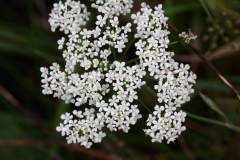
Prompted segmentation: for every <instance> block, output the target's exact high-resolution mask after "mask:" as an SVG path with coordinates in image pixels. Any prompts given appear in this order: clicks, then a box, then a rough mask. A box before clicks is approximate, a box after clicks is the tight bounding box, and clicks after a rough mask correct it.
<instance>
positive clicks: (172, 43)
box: [168, 41, 179, 46]
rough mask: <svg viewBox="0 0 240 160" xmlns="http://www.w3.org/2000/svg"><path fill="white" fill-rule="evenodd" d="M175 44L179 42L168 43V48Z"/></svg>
mask: <svg viewBox="0 0 240 160" xmlns="http://www.w3.org/2000/svg"><path fill="white" fill-rule="evenodd" d="M177 43H179V41H175V42H172V43H169V44H168V46H171V45H173V44H177Z"/></svg>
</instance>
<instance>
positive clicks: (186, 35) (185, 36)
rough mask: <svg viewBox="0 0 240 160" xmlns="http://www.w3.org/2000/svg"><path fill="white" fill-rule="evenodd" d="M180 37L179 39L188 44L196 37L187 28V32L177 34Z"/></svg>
mask: <svg viewBox="0 0 240 160" xmlns="http://www.w3.org/2000/svg"><path fill="white" fill-rule="evenodd" d="M178 36H179V37H180V38H181V41H182V42H183V43H185V44H189V43H190V42H191V40H194V39H196V38H197V35H194V34H193V33H192V32H191V30H190V29H189V30H188V33H186V32H182V33H180V34H179V35H178Z"/></svg>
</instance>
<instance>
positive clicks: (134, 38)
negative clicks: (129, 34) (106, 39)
mask: <svg viewBox="0 0 240 160" xmlns="http://www.w3.org/2000/svg"><path fill="white" fill-rule="evenodd" d="M136 40H137V39H136V38H134V39H133V40H132V42H131V43H130V44H129V45H128V46H127V49H126V50H125V51H124V53H123V55H122V57H121V58H120V61H121V60H122V59H123V57H124V56H125V55H126V53H127V52H128V50H129V48H130V47H131V46H132V44H133V43H134V42H135V41H136Z"/></svg>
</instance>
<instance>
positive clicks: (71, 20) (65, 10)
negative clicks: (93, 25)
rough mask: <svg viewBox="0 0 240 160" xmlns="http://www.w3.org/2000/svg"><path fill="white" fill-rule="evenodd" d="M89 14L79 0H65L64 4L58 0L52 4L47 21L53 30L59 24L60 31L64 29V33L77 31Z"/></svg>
mask: <svg viewBox="0 0 240 160" xmlns="http://www.w3.org/2000/svg"><path fill="white" fill-rule="evenodd" d="M89 14H90V13H89V12H87V7H86V6H85V5H84V4H81V3H80V1H78V2H75V1H71V0H67V1H66V3H64V4H63V3H62V1H60V2H59V3H55V4H54V8H53V10H52V12H51V14H50V18H49V23H50V25H51V27H52V28H51V29H52V31H53V32H55V30H56V28H57V27H58V26H60V31H64V33H65V34H68V33H69V31H71V32H73V31H75V32H78V31H79V30H80V26H82V25H85V24H86V20H88V16H89Z"/></svg>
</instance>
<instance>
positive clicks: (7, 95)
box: [0, 84, 52, 136]
mask: <svg viewBox="0 0 240 160" xmlns="http://www.w3.org/2000/svg"><path fill="white" fill-rule="evenodd" d="M0 94H2V95H3V97H5V98H6V99H7V100H8V101H9V102H10V103H11V104H12V105H13V106H14V107H15V108H17V109H18V110H19V111H20V112H21V113H22V114H23V115H24V116H25V117H27V118H29V119H31V120H32V121H33V122H34V123H36V124H37V125H38V127H39V128H40V129H41V130H42V131H43V132H44V133H45V134H46V135H48V136H52V131H51V130H50V128H48V127H46V126H45V125H44V124H43V123H42V120H41V119H40V118H39V117H38V116H37V115H35V114H34V113H31V112H29V111H28V110H26V108H25V107H23V106H22V105H21V104H20V102H19V101H18V100H17V99H16V98H15V97H13V95H12V94H11V93H10V92H8V91H7V90H6V89H5V88H4V87H3V86H2V85H1V84H0Z"/></svg>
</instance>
